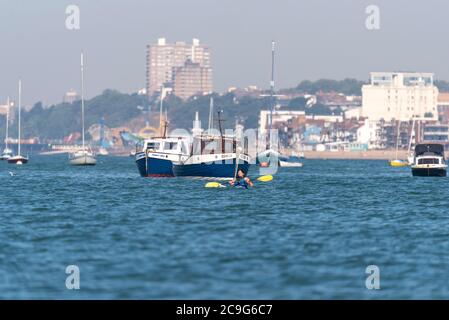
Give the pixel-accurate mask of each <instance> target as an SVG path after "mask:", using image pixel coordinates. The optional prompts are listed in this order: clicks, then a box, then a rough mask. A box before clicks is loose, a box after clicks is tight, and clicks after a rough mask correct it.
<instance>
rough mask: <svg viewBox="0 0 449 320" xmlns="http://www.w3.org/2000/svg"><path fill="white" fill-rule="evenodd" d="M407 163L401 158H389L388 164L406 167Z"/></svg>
mask: <svg viewBox="0 0 449 320" xmlns="http://www.w3.org/2000/svg"><path fill="white" fill-rule="evenodd" d="M408 165H409V164H408V162H405V161H402V160H391V161H390V166H391V167H396V168H399V167H407V166H408Z"/></svg>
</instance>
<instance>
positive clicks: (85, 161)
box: [70, 155, 97, 166]
mask: <svg viewBox="0 0 449 320" xmlns="http://www.w3.org/2000/svg"><path fill="white" fill-rule="evenodd" d="M70 164H71V165H72V166H94V165H96V164H97V160H96V159H95V158H94V157H92V156H89V155H82V156H76V157H74V158H72V159H70Z"/></svg>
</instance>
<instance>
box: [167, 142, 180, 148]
mask: <svg viewBox="0 0 449 320" xmlns="http://www.w3.org/2000/svg"><path fill="white" fill-rule="evenodd" d="M177 148H178V143H177V142H165V143H164V150H176V149H177Z"/></svg>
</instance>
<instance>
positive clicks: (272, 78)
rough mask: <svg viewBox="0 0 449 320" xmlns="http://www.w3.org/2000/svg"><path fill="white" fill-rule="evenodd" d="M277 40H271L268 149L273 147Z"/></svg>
mask: <svg viewBox="0 0 449 320" xmlns="http://www.w3.org/2000/svg"><path fill="white" fill-rule="evenodd" d="M274 46H275V42H274V41H271V81H270V122H269V130H268V149H271V129H272V126H273V111H274V110H273V109H274V105H275V101H274V57H275V51H274Z"/></svg>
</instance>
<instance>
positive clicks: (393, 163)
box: [390, 120, 408, 167]
mask: <svg viewBox="0 0 449 320" xmlns="http://www.w3.org/2000/svg"><path fill="white" fill-rule="evenodd" d="M397 130H398V133H397V136H396V154H395V158H394V160H390V166H392V167H406V166H408V163H407V162H406V161H404V160H400V159H398V152H399V137H400V133H401V122H400V120H398V128H397Z"/></svg>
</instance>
